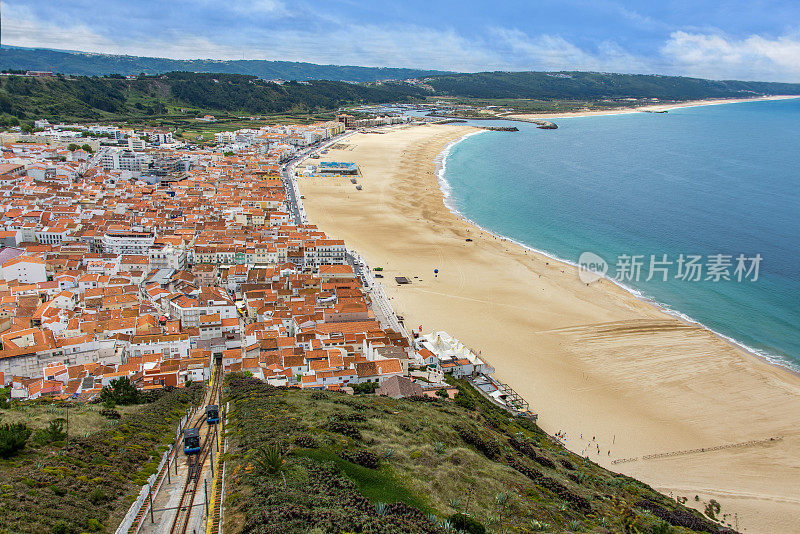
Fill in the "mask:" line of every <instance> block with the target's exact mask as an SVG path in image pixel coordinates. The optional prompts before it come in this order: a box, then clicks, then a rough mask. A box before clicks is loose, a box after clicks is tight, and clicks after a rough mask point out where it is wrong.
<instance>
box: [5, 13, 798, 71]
mask: <svg viewBox="0 0 800 534" xmlns="http://www.w3.org/2000/svg"><path fill="white" fill-rule="evenodd" d="M2 43H3V44H8V45H16V46H26V47H44V48H56V49H66V50H81V51H89V52H99V53H108V54H130V55H139V56H155V57H169V58H177V59H199V58H202V59H209V58H210V59H270V60H284V61H308V62H312V63H323V64H337V65H363V66H389V67H412V68H425V69H437V70H450V71H459V72H475V71H487V70H549V71H554V70H592V71H603V72H625V73H648V74H649V73H654V74H672V75H686V76H698V77H703V78H712V79H742V80H764V81H786V82H800V0H647V1H644V0H642V1H624V0H494V1H491V2H489V1H474V0H462V1H460V2H459V1H449V0H448V1H442V0H402V1H387V0H361V1H359V0H214V1H210V0H102V1H98V0H59V1H54V0H6V1H4V2H2Z"/></svg>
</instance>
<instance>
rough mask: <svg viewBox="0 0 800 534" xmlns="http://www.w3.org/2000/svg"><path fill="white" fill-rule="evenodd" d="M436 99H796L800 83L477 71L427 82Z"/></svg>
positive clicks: (639, 75) (602, 74)
mask: <svg viewBox="0 0 800 534" xmlns="http://www.w3.org/2000/svg"><path fill="white" fill-rule="evenodd" d="M426 81H427V83H428V84H429V85H430V86H432V87H433V88H434V89H435V90H436V93H437V94H438V95H450V96H459V97H473V98H490V99H491V98H531V99H543V100H548V99H564V100H599V99H603V98H659V99H665V100H696V99H705V98H732V97H740V98H744V97H748V96H760V95H764V94H773V95H774V94H778V95H800V84H797V83H774V82H744V81H735V80H725V81H716V80H704V79H701V78H686V77H683V76H660V75H654V74H650V75H645V74H611V73H600V72H478V73H474V74H448V75H442V76H434V77H430V78H429V79H427V80H426Z"/></svg>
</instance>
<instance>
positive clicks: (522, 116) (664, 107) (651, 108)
mask: <svg viewBox="0 0 800 534" xmlns="http://www.w3.org/2000/svg"><path fill="white" fill-rule="evenodd" d="M795 98H800V95H772V96H760V97H754V98H714V99H709V100H687V101H685V102H675V103H671V104H647V105H644V106H639V107H625V108H618V109H598V110H585V111H565V112H563V113H558V112H555V113H541V112H538V113H511V114H509V115H505V116H498V117H492V119H495V118H496V119H506V120H511V121H519V122H529V121H528V120H527V119H532V120H533V119H535V120H540V119H569V118H577V117H595V116H600V115H628V114H631V113H647V112H660V111H672V110H674V109H681V108H694V107H702V106H718V105H722V104H741V103H744V102H769V101H772V100H792V99H795ZM475 120H482V119H475Z"/></svg>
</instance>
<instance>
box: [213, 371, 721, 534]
mask: <svg viewBox="0 0 800 534" xmlns="http://www.w3.org/2000/svg"><path fill="white" fill-rule="evenodd" d="M458 385H459V388H460V390H461V392H460V393H459V395H458V397H457V398H456V402H455V403H451V402H446V401H442V400H432V399H427V398H419V399H405V400H394V399H390V398H386V397H375V396H358V395H357V396H348V395H346V394H342V393H334V392H323V391H317V392H309V391H302V390H298V389H286V388H274V387H271V386H269V385H267V384H266V383H264V382H261V381H259V380H255V379H252V378H247V377H245V376H244V375H241V374H234V375H229V376H228V377H227V378H226V387H225V389H226V393H225V395H226V398H227V399H228V400H229V401H230V411H229V424H228V426H227V432H226V435H227V437H228V438H229V445H230V446H229V450H228V454H227V458H226V460H227V473H228V474H227V475H226V485H227V490H226V495H227V497H226V500H225V502H224V504H225V524H224V527H225V532H226V533H230V534H238V533H241V534H272V533H275V534H278V533H289V532H315V533H329V532H330V533H341V532H371V533H387V534H388V533H392V534H395V533H404V532H409V533H443V532H452V531H454V529H458V530H459V531H462V532H474V533H478V532H596V533H611V532H615V533H616V532H621V533H670V532H671V533H685V532H694V531H698V532H732V531H731V530H729V529H727V528H725V527H722V526H721V525H719V524H717V523H715V522H712V521H710V520H709V519H707V518H705V517H703V516H702V515H701V514H700V513H698V512H696V511H693V510H689V509H687V508H685V507H684V506H682V505H680V504H678V503H676V502H675V501H674V500H672V499H669V498H667V497H666V496H664V495H661V494H659V493H657V492H656V491H654V490H653V489H651V488H650V487H649V486H647V485H646V484H643V483H641V482H638V481H636V480H634V479H631V478H629V477H626V476H622V475H617V474H615V473H612V472H610V471H607V470H605V469H603V468H601V467H599V466H597V465H596V464H594V463H592V462H591V461H589V460H586V459H583V458H581V457H579V456H577V455H574V454H572V453H570V452H569V451H567V450H566V449H564V448H563V447H562V446H560V445H559V444H557V443H556V442H555V441H553V440H552V438H550V437H549V436H547V435H546V434H545V433H543V432H542V431H541V430H540V429H539V428H538V426H537V425H536V424H535V423H533V422H532V421H530V420H528V419H524V418H519V417H516V418H515V417H512V416H511V415H510V414H509V413H507V412H506V411H504V410H502V409H500V408H498V407H495V406H494V405H492V404H491V403H489V402H488V401H486V400H485V399H484V398H483V397H482V396H480V395H479V394H478V393H477V392H476V391H475V390H474V389H472V387H471V386H469V385H468V384H467V383H465V382H459V383H458ZM470 525H471V526H470Z"/></svg>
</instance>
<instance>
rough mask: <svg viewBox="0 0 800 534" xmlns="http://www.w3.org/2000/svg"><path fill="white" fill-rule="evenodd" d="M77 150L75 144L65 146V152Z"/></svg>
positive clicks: (77, 147)
mask: <svg viewBox="0 0 800 534" xmlns="http://www.w3.org/2000/svg"><path fill="white" fill-rule="evenodd" d="M79 148H80V147H79V146H78V145H76V144H75V143H70V144H68V145H67V150H69V151H70V152H75V151H76V150H78V149H79Z"/></svg>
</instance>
